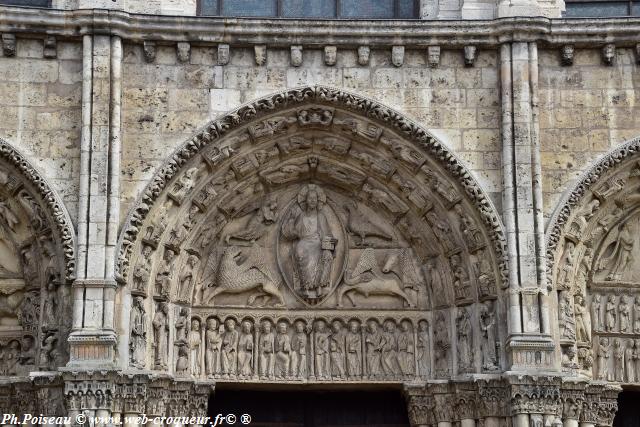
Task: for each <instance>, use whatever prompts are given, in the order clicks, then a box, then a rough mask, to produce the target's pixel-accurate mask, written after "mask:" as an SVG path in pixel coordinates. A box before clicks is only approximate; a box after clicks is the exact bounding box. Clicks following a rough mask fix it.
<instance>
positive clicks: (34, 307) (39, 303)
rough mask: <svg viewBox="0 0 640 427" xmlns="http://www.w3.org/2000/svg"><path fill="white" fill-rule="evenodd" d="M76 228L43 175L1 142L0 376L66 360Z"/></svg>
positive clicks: (45, 369) (60, 363)
mask: <svg viewBox="0 0 640 427" xmlns="http://www.w3.org/2000/svg"><path fill="white" fill-rule="evenodd" d="M74 267H75V266H74V242H73V229H72V226H71V221H70V220H69V217H68V215H67V214H66V211H65V210H64V208H63V207H62V204H61V202H60V201H59V199H58V196H57V195H56V194H55V193H54V192H53V190H51V189H50V187H49V186H48V184H47V182H46V181H45V179H44V178H42V176H40V174H39V173H38V172H37V171H36V170H35V169H34V168H33V167H32V166H31V165H30V164H29V163H28V162H27V161H26V159H25V158H24V157H23V156H22V155H21V154H20V153H18V152H17V151H16V150H15V149H13V148H12V147H11V146H10V145H9V144H8V143H6V142H5V141H2V140H0V354H2V358H0V375H3V376H15V375H17V376H22V375H26V374H27V373H28V372H30V371H34V370H44V371H47V370H53V369H55V368H56V367H58V366H62V365H64V364H65V363H66V361H67V360H68V357H69V355H68V346H67V342H66V341H67V336H68V334H69V330H70V328H71V325H70V316H67V317H64V316H60V313H62V312H65V311H67V312H69V311H70V310H71V304H72V303H71V296H70V288H69V283H70V281H71V279H72V278H73V275H74Z"/></svg>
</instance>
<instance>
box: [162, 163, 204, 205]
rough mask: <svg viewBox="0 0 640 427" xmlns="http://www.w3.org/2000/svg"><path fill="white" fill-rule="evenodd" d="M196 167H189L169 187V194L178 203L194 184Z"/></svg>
mask: <svg viewBox="0 0 640 427" xmlns="http://www.w3.org/2000/svg"><path fill="white" fill-rule="evenodd" d="M197 175H198V168H195V167H194V168H191V169H189V170H187V171H186V172H185V173H184V175H182V176H181V177H180V178H179V179H178V180H177V181H176V182H175V183H174V184H173V187H172V188H171V191H170V192H169V196H170V197H171V198H172V199H174V200H175V201H176V202H178V203H182V200H183V199H184V198H185V196H186V195H187V194H188V193H189V191H191V189H192V188H193V187H194V186H195V185H196V178H197Z"/></svg>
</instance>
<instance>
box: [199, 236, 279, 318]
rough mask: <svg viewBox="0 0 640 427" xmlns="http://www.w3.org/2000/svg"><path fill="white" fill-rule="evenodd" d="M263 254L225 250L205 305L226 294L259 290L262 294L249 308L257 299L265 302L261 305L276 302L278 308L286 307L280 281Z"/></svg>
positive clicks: (258, 249)
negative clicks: (274, 300)
mask: <svg viewBox="0 0 640 427" xmlns="http://www.w3.org/2000/svg"><path fill="white" fill-rule="evenodd" d="M261 251H262V249H261V248H259V247H257V246H254V247H253V250H251V251H248V253H247V255H246V256H243V255H244V253H243V251H242V249H241V248H239V247H235V246H229V247H227V248H225V250H224V252H223V253H222V256H221V258H220V265H219V267H218V271H217V277H216V283H215V286H214V287H209V288H207V289H205V291H204V294H205V295H204V297H203V299H204V301H205V304H208V303H210V302H211V300H213V298H215V297H216V296H217V295H220V294H222V293H230V294H239V293H243V292H247V291H252V290H256V289H257V290H258V291H259V294H258V295H251V296H250V297H249V299H248V300H247V304H249V305H252V304H253V303H254V301H255V300H256V299H257V298H263V301H262V302H261V303H260V304H259V305H260V306H264V305H266V304H267V303H268V302H269V301H270V300H271V299H272V298H275V299H277V303H276V304H277V305H278V306H283V305H284V297H283V296H282V293H281V292H280V289H279V287H280V286H279V285H280V280H279V278H278V276H277V275H276V274H275V273H274V272H273V271H272V269H271V268H270V267H269V266H268V265H267V263H266V262H265V259H266V256H264V255H263V254H261ZM242 258H244V259H242Z"/></svg>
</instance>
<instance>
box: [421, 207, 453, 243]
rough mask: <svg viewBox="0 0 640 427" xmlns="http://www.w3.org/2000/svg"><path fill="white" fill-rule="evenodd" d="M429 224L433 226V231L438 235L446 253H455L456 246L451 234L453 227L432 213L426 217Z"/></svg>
mask: <svg viewBox="0 0 640 427" xmlns="http://www.w3.org/2000/svg"><path fill="white" fill-rule="evenodd" d="M425 217H426V218H427V222H428V223H429V224H430V225H431V231H433V234H435V235H436V237H437V238H438V240H439V241H440V244H441V245H442V247H443V249H444V251H445V252H450V251H453V250H454V249H455V248H456V245H455V243H454V240H453V234H452V233H451V227H449V224H447V222H446V221H443V220H440V219H438V215H437V214H436V213H435V212H433V211H431V212H429V213H427V215H425Z"/></svg>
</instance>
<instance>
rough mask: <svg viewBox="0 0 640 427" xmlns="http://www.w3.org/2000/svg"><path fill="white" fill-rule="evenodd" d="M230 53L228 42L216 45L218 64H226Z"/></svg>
mask: <svg viewBox="0 0 640 427" xmlns="http://www.w3.org/2000/svg"><path fill="white" fill-rule="evenodd" d="M229 58H230V53H229V45H228V44H219V45H218V65H227V64H228V63H229Z"/></svg>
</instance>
